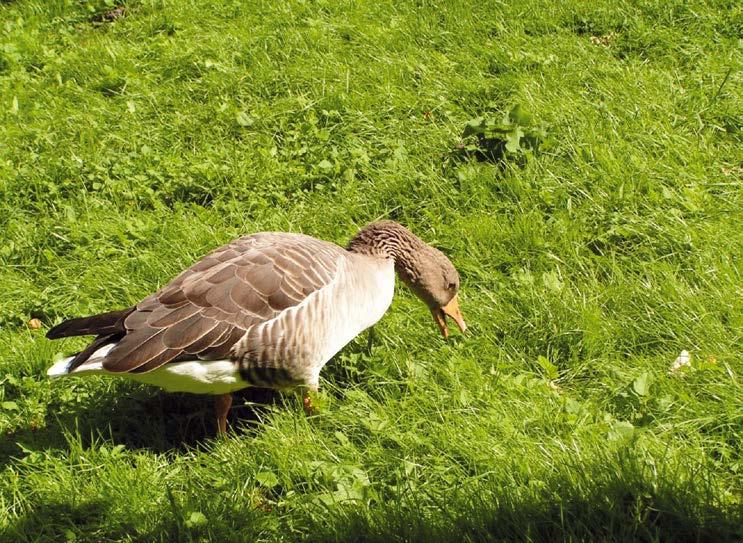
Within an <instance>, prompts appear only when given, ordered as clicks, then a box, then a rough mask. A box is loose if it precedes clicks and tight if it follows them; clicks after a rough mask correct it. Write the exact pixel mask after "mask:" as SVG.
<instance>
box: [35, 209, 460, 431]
mask: <svg viewBox="0 0 743 543" xmlns="http://www.w3.org/2000/svg"><path fill="white" fill-rule="evenodd" d="M395 272H397V275H398V276H399V277H400V279H401V280H402V281H403V282H404V283H405V284H406V285H407V286H408V287H410V289H411V290H412V291H413V293H414V294H415V295H416V296H417V297H418V298H420V299H421V300H422V301H423V302H424V303H425V304H426V305H427V306H428V308H429V309H430V311H431V314H432V315H433V317H434V320H435V322H436V325H437V326H438V328H439V330H440V332H441V334H442V335H443V336H444V339H446V338H448V335H449V330H448V327H447V322H446V318H447V317H449V318H451V319H453V320H454V322H455V323H456V324H457V326H458V327H459V329H460V330H461V331H462V332H464V331H465V330H466V328H467V326H466V324H465V322H464V319H463V317H462V313H461V311H460V309H459V301H458V292H459V274H458V273H457V270H456V269H455V268H454V265H453V264H452V263H451V261H450V260H449V259H448V258H447V257H446V256H445V255H444V254H443V253H442V252H441V251H439V250H438V249H436V248H434V247H432V246H431V245H428V244H426V243H425V242H423V241H422V240H421V239H420V238H418V237H417V236H416V235H415V234H413V233H412V232H411V231H410V230H408V229H407V228H405V227H404V226H402V225H401V224H398V223H396V222H393V221H388V220H383V221H377V222H373V223H371V224H369V225H367V226H365V227H364V228H362V229H361V230H360V231H359V232H358V233H357V234H356V235H355V236H354V237H353V239H351V241H350V242H349V244H348V246H347V247H346V248H345V249H344V248H342V247H340V246H338V245H336V244H334V243H330V242H327V241H322V240H319V239H316V238H313V237H310V236H307V235H303V234H294V233H286V232H261V233H257V234H251V235H246V236H243V237H240V238H238V239H236V240H234V241H232V242H230V243H228V244H227V245H224V246H222V247H219V248H218V249H215V250H214V251H212V252H211V253H208V254H207V255H206V256H204V257H203V258H202V259H201V260H199V261H198V262H196V263H195V264H194V265H192V266H191V267H190V268H188V269H186V270H185V271H183V272H182V273H181V274H180V275H178V276H177V277H175V278H174V279H173V280H171V281H170V282H169V283H167V284H166V285H165V286H164V287H162V288H161V289H160V290H158V291H157V292H155V293H154V294H151V295H149V296H147V297H146V298H144V299H143V300H142V301H141V302H139V303H138V304H137V305H135V306H133V307H129V308H126V309H121V310H116V311H109V312H107V313H101V314H99V315H93V316H89V317H79V318H74V319H70V320H66V321H64V322H62V323H61V324H58V325H56V326H54V327H53V328H51V329H50V330H49V331H48V332H47V334H46V337H47V338H49V339H58V338H64V337H70V336H84V335H92V336H95V339H93V340H92V342H91V343H90V344H89V345H88V346H87V347H86V348H85V349H83V350H82V351H80V352H78V353H76V354H74V355H72V356H68V357H65V358H61V359H60V360H58V361H57V362H56V363H54V364H53V365H52V366H51V367H50V368H49V369H48V371H47V375H49V376H50V377H63V376H85V375H112V376H121V377H125V378H129V379H132V380H134V381H138V382H140V383H145V384H148V385H155V386H159V387H160V388H162V389H164V390H166V391H168V392H190V393H197V394H207V395H213V396H215V400H216V401H215V411H216V416H217V429H218V432H219V433H220V434H224V433H225V432H226V431H227V413H228V411H229V409H230V407H231V405H232V396H231V393H232V392H235V391H237V390H240V389H242V388H245V387H249V386H260V387H269V388H274V389H279V390H283V389H292V388H294V389H299V390H301V391H302V395H303V407H304V409H305V410H306V411H307V413H308V414H311V413H312V409H313V406H312V401H311V396H310V392H316V391H317V389H318V386H319V375H320V370H321V369H322V368H323V366H324V365H325V364H326V363H327V362H328V361H329V360H330V359H331V358H332V357H333V356H334V355H335V354H336V353H337V352H338V351H340V350H341V349H342V348H343V346H344V345H346V344H347V343H348V342H350V341H351V340H352V339H353V338H354V337H356V336H357V335H358V334H360V333H361V332H362V331H364V330H365V329H367V328H369V327H370V326H372V325H373V324H375V323H376V322H377V321H379V319H381V318H382V316H383V315H384V314H385V313H386V311H387V309H388V308H389V306H390V304H391V303H392V297H393V293H394V285H395Z"/></svg>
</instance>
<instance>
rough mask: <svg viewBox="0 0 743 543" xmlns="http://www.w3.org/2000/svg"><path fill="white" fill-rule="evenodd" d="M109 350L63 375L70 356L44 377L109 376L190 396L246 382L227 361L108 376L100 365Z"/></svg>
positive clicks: (238, 386)
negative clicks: (189, 394) (185, 393)
mask: <svg viewBox="0 0 743 543" xmlns="http://www.w3.org/2000/svg"><path fill="white" fill-rule="evenodd" d="M111 347H112V346H111V345H107V346H106V347H104V348H103V349H101V350H100V351H98V352H96V353H95V354H96V357H95V358H91V360H90V361H88V362H86V363H85V364H83V365H81V366H80V367H78V368H75V370H74V371H73V372H72V373H68V372H67V366H68V365H69V363H70V361H71V360H72V357H69V358H66V359H64V360H60V361H59V362H57V363H56V364H54V365H53V366H52V367H51V368H49V371H47V375H49V376H50V377H61V376H67V375H72V376H76V375H79V376H85V375H111V376H114V377H124V378H126V379H131V380H132V381H137V382H138V383H144V384H147V385H154V386H158V387H160V388H163V389H165V390H167V391H168V392H192V393H194V394H227V393H229V392H234V391H236V390H240V389H242V388H245V387H247V386H248V383H246V382H245V381H243V380H242V379H241V378H240V374H239V373H238V371H237V367H236V366H235V363H234V362H232V361H231V360H185V361H183V362H171V363H169V364H164V365H162V366H160V367H159V368H157V369H154V370H152V371H149V372H147V373H112V372H110V371H106V370H104V369H103V366H102V364H101V359H102V356H105V353H106V352H108V350H110V349H111Z"/></svg>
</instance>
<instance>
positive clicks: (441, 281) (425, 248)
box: [348, 221, 467, 339]
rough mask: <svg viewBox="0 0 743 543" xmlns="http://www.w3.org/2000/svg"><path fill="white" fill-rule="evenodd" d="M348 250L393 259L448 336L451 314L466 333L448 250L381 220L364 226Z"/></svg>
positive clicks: (393, 223)
mask: <svg viewBox="0 0 743 543" xmlns="http://www.w3.org/2000/svg"><path fill="white" fill-rule="evenodd" d="M348 250H349V251H352V252H356V253H363V254H369V255H374V256H378V257H382V258H392V259H394V262H395V270H396V271H397V274H398V276H399V277H400V279H402V281H403V282H404V283H405V284H406V285H407V286H408V287H410V289H411V290H412V291H413V293H414V294H415V295H416V296H417V297H418V298H420V299H421V300H422V301H423V303H425V304H426V305H427V306H428V308H429V310H430V311H431V314H432V315H433V318H434V320H435V321H436V324H437V325H438V327H439V330H440V331H441V334H442V335H443V336H444V338H445V339H446V338H448V337H449V328H448V326H447V323H446V319H447V317H449V318H451V319H453V320H454V322H455V323H456V324H457V326H458V327H459V329H460V330H461V331H462V332H464V331H465V330H466V329H467V325H466V324H465V322H464V318H463V317H462V312H461V311H460V309H459V299H458V297H457V295H458V293H459V273H457V270H456V268H455V267H454V264H452V263H451V261H450V260H449V259H448V258H447V257H446V255H445V254H444V253H442V252H441V251H439V250H438V249H436V248H435V247H432V246H431V245H428V244H427V243H425V242H424V241H423V240H421V239H420V238H419V237H417V236H416V235H415V234H413V233H412V232H411V231H410V230H408V229H407V228H405V227H404V226H402V225H401V224H398V223H396V222H394V221H377V222H374V223H371V224H369V225H367V226H365V227H364V228H362V229H361V230H360V231H359V233H358V234H356V236H355V237H354V238H353V239H352V240H351V242H350V243H349V245H348Z"/></svg>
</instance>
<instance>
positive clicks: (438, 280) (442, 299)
mask: <svg viewBox="0 0 743 543" xmlns="http://www.w3.org/2000/svg"><path fill="white" fill-rule="evenodd" d="M400 260H401V261H400V262H396V268H397V271H398V275H399V276H400V279H402V280H403V282H404V283H405V284H406V285H407V286H408V287H409V288H410V290H412V291H413V293H414V294H415V295H416V296H417V297H418V298H420V300H422V301H423V303H425V304H426V305H427V306H428V309H429V310H430V311H431V314H432V315H433V319H434V321H435V322H436V324H437V326H438V327H439V330H440V331H441V335H443V336H444V339H447V338H448V337H449V327H448V326H447V322H446V319H447V317H449V318H451V319H452V320H453V321H454V322H455V323H456V324H457V326H458V327H459V330H461V331H462V332H464V331H465V330H466V329H467V325H466V324H465V322H464V317H462V311H461V310H460V309H459V298H458V295H459V273H458V272H457V269H456V268H455V267H454V265H453V264H452V263H451V261H450V260H449V259H448V258H447V257H446V255H444V253H442V252H441V251H439V250H438V249H436V248H434V247H431V246H430V245H427V244H425V243H424V244H422V246H419V247H418V248H417V250H415V251H411V252H410V253H409V254H407V255H406V258H404V259H400Z"/></svg>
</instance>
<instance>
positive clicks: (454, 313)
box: [431, 295, 467, 339]
mask: <svg viewBox="0 0 743 543" xmlns="http://www.w3.org/2000/svg"><path fill="white" fill-rule="evenodd" d="M431 313H432V314H433V319H434V320H435V321H436V324H438V325H439V330H441V335H442V336H444V339H447V338H448V337H449V328H448V327H447V326H446V317H447V316H448V317H451V318H452V319H454V322H456V323H457V326H458V327H459V329H460V330H461V331H462V332H464V331H465V330H467V325H466V324H465V323H464V318H463V317H462V312H461V311H460V310H459V299H458V298H457V296H456V295H455V296H454V298H452V299H451V301H450V302H449V303H448V304H446V305H445V306H444V307H434V308H433V309H431Z"/></svg>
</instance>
